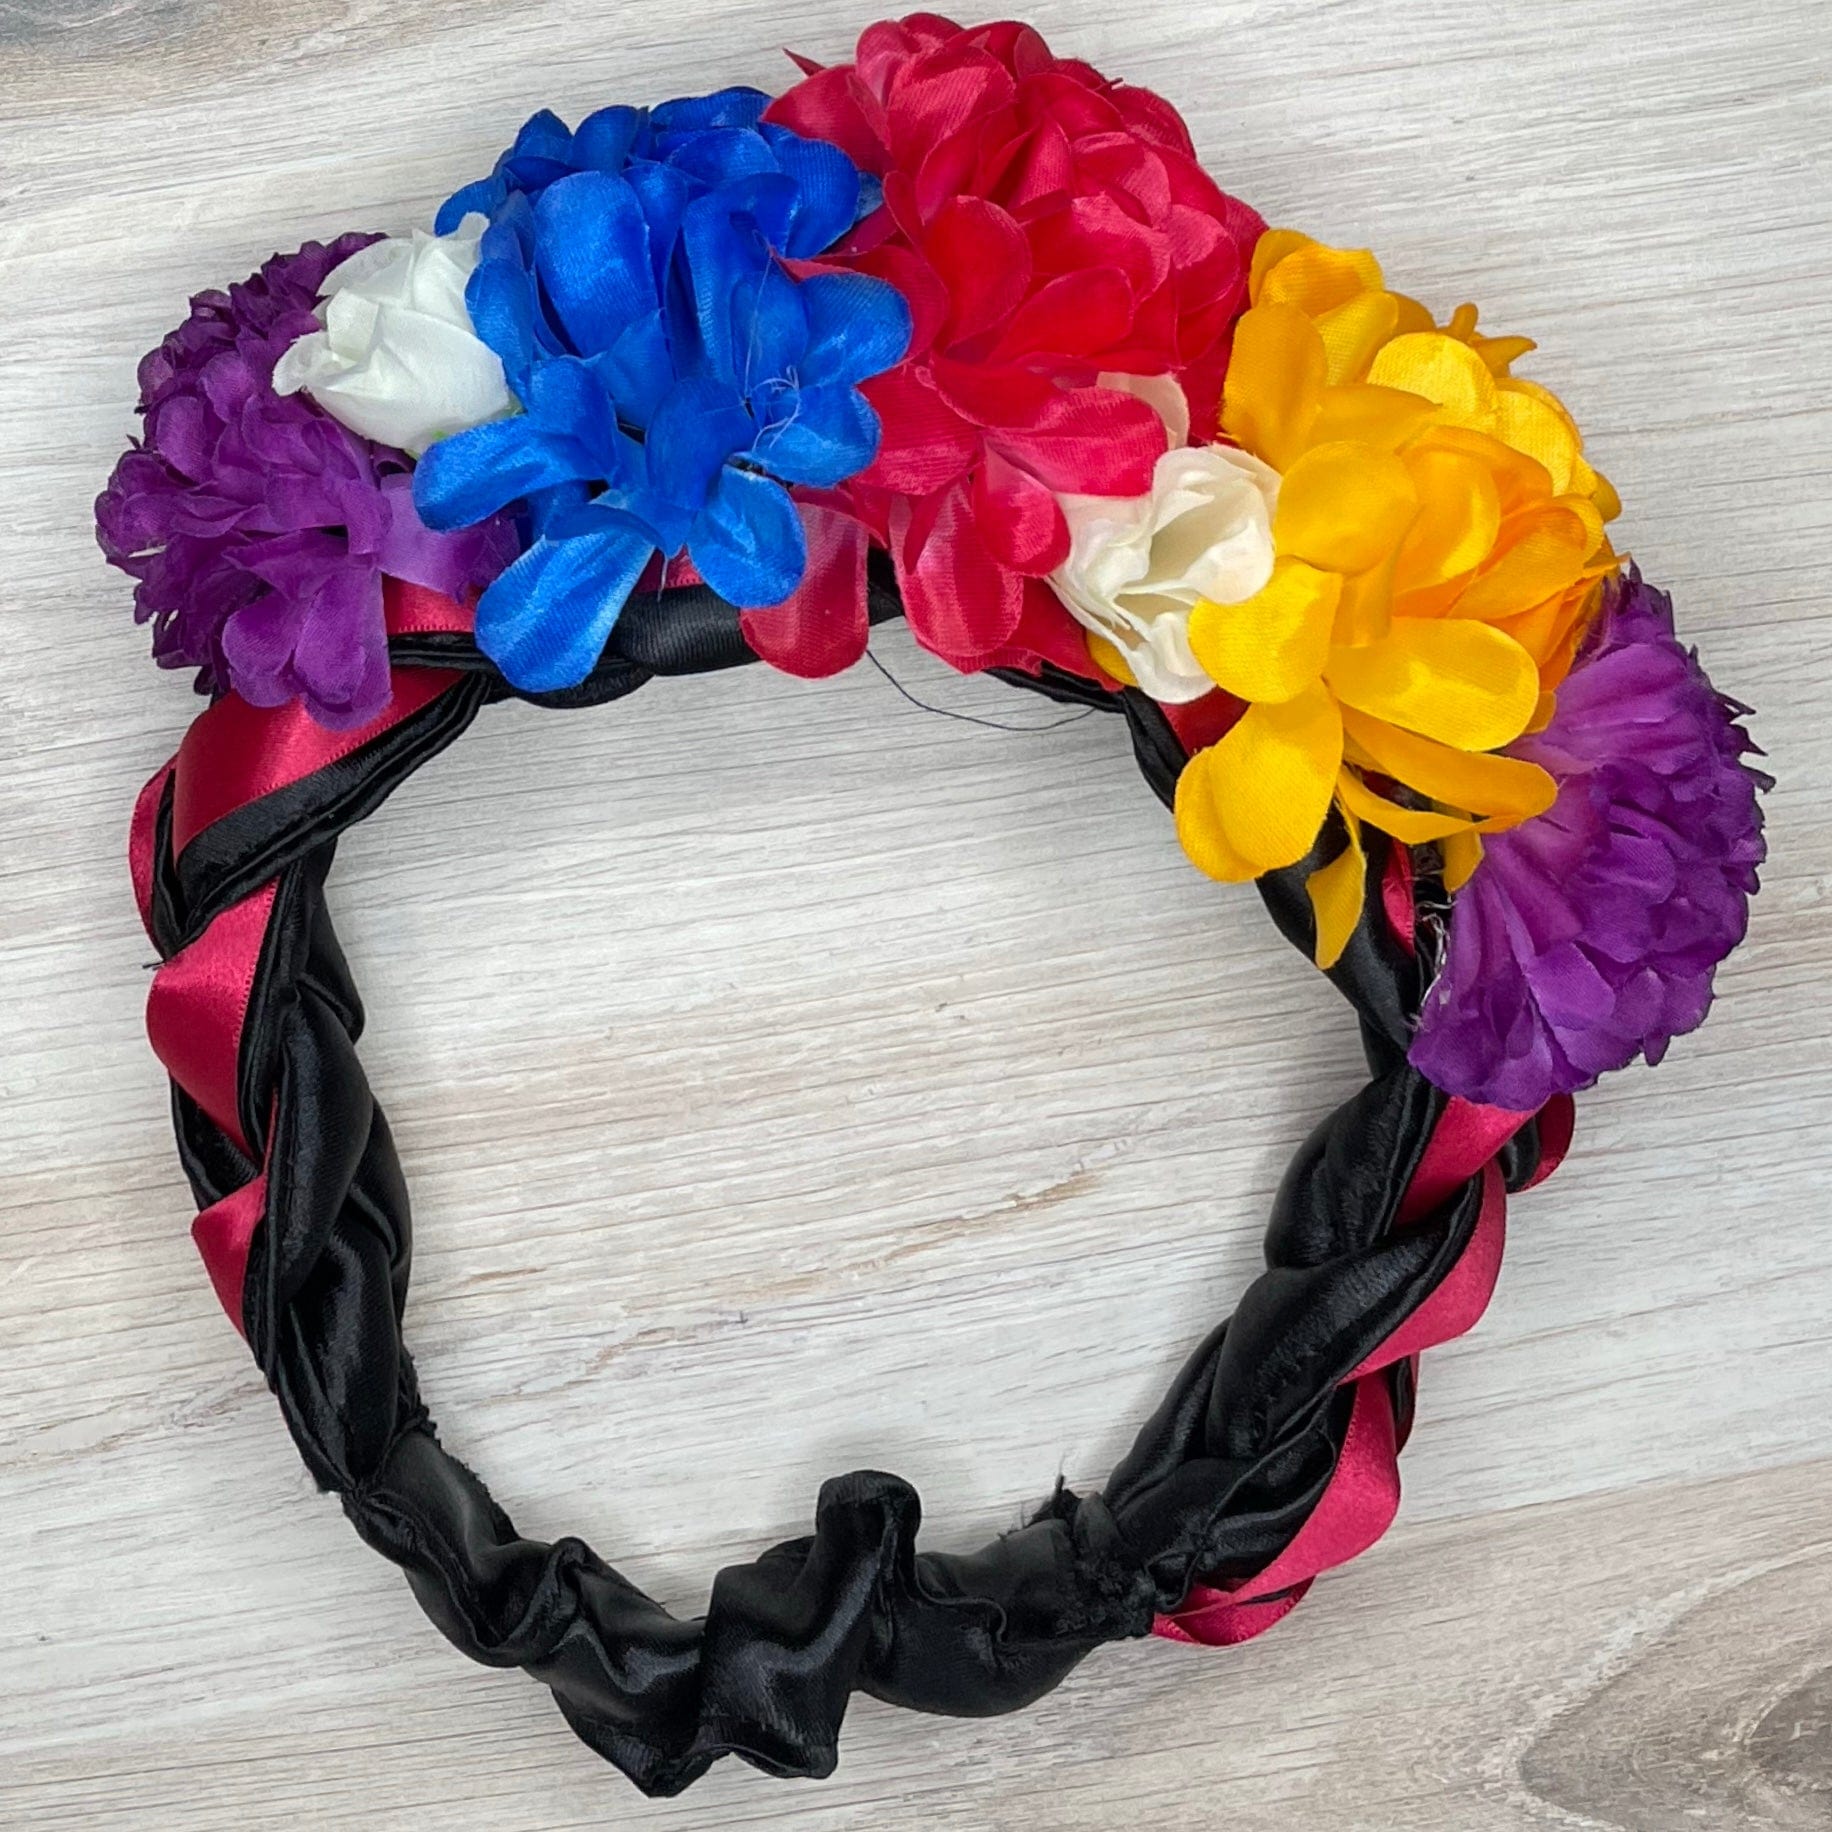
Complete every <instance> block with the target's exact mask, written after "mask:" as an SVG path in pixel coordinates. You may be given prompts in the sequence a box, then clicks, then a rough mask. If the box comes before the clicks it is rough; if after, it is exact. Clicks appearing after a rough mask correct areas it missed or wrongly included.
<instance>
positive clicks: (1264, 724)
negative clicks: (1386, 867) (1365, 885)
mask: <svg viewBox="0 0 1832 1832" xmlns="http://www.w3.org/2000/svg"><path fill="white" fill-rule="evenodd" d="M1198 755H1199V756H1200V757H1203V758H1206V759H1207V762H1206V763H1205V764H1204V765H1203V771H1204V779H1205V781H1206V786H1207V790H1208V794H1209V796H1210V798H1211V801H1212V805H1213V815H1214V819H1215V820H1216V822H1218V823H1219V828H1220V834H1219V842H1220V843H1219V845H1216V844H1215V843H1214V841H1213V840H1212V839H1211V840H1210V841H1209V843H1208V844H1209V850H1210V855H1211V856H1212V857H1214V858H1217V859H1224V860H1228V859H1231V860H1233V861H1237V862H1240V863H1244V864H1245V865H1247V866H1248V867H1249V868H1250V869H1249V870H1248V872H1247V873H1246V874H1245V875H1246V876H1250V877H1258V876H1259V875H1260V874H1261V873H1262V872H1268V871H1274V870H1276V869H1277V868H1278V867H1280V866H1281V865H1295V864H1296V863H1297V861H1298V860H1299V859H1301V858H1303V856H1304V855H1305V854H1306V853H1307V852H1308V851H1309V850H1310V849H1311V846H1312V845H1313V844H1314V843H1315V841H1316V838H1317V831H1318V829H1319V828H1320V827H1321V826H1322V825H1323V818H1324V816H1325V815H1326V814H1328V812H1329V805H1330V800H1331V798H1332V797H1333V795H1334V794H1335V790H1336V777H1337V773H1338V772H1339V771H1340V769H1341V766H1342V717H1341V714H1340V713H1339V712H1338V710H1337V707H1336V702H1335V700H1334V699H1333V698H1332V697H1331V695H1330V693H1329V691H1328V690H1327V689H1326V688H1324V687H1321V686H1316V687H1311V688H1307V689H1306V690H1305V691H1304V692H1303V693H1301V694H1298V695H1297V696H1295V697H1294V698H1292V699H1290V700H1283V701H1278V702H1274V703H1269V704H1263V705H1258V706H1249V707H1248V708H1247V710H1246V711H1245V712H1244V713H1243V714H1242V715H1241V717H1240V719H1239V721H1238V723H1236V724H1235V725H1234V727H1233V728H1232V729H1231V730H1230V731H1229V732H1228V734H1227V736H1226V737H1224V738H1222V739H1221V740H1219V742H1217V743H1215V744H1213V745H1211V746H1210V747H1209V749H1208V750H1206V751H1203V752H1200V753H1198ZM1194 761H1195V760H1194V759H1192V762H1194ZM1186 773H1187V772H1186ZM1179 800H1181V789H1179ZM1178 831H1179V832H1180V833H1181V831H1182V822H1181V821H1179V825H1178ZM1192 856H1193V857H1194V856H1196V855H1195V854H1193V853H1192ZM1197 863H1198V864H1202V865H1203V869H1204V870H1207V869H1208V866H1207V864H1204V862H1203V859H1202V858H1198V859H1197ZM1212 875H1234V874H1212Z"/></svg>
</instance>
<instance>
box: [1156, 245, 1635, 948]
mask: <svg viewBox="0 0 1832 1832" xmlns="http://www.w3.org/2000/svg"><path fill="white" fill-rule="evenodd" d="M1251 299H1252V304H1251V307H1250V309H1249V310H1248V311H1247V312H1246V313H1245V314H1244V315H1243V316H1242V318H1241V321H1240V323H1239V325H1238V327H1237V328H1236V331H1235V338H1234V353H1233V357H1232V359H1231V362H1230V364H1229V368H1228V376H1227V386H1226V391H1225V394H1224V397H1223V403H1222V422H1221V430H1222V432H1223V434H1224V435H1225V436H1226V438H1227V439H1229V440H1230V441H1232V442H1233V443H1234V444H1236V445H1239V446H1241V447H1242V448H1243V449H1245V450H1246V451H1248V452H1251V453H1252V454H1253V455H1254V456H1255V457H1257V458H1260V459H1263V460H1264V461H1265V462H1266V463H1268V464H1270V465H1271V466H1273V467H1274V469H1276V470H1277V471H1278V472H1279V473H1280V483H1279V492H1278V503H1277V509H1276V512H1275V514H1274V518H1273V529H1272V532H1273V546H1274V550H1275V562H1274V566H1273V571H1272V576H1271V578H1270V579H1269V580H1268V581H1267V583H1266V585H1265V586H1264V587H1263V588H1262V589H1261V590H1260V591H1259V592H1258V593H1256V594H1255V595H1254V596H1253V597H1252V598H1249V599H1247V600H1246V601H1245V602H1243V603H1238V604H1215V603H1211V602H1208V601H1207V600H1204V601H1202V602H1200V603H1198V604H1197V605H1196V607H1195V609H1194V610H1193V612H1192V613H1191V616H1190V622H1189V641H1190V647H1191V649H1192V650H1193V652H1194V654H1195V657H1196V659H1197V661H1198V662H1199V663H1200V664H1201V666H1202V668H1203V670H1204V672H1205V673H1206V674H1207V675H1208V676H1209V678H1210V679H1211V680H1213V681H1214V682H1215V683H1216V685H1217V686H1219V687H1222V688H1224V689H1226V691H1227V692H1229V693H1231V694H1234V695H1235V696H1237V697H1238V698H1239V699H1241V700H1244V701H1245V702H1246V703H1247V709H1246V711H1245V713H1244V714H1243V715H1242V717H1241V718H1240V720H1239V722H1238V723H1237V724H1236V725H1235V726H1234V727H1233V728H1232V729H1231V730H1230V731H1229V732H1228V733H1227V735H1226V736H1225V737H1223V738H1222V739H1221V740H1220V741H1219V742H1218V743H1216V744H1213V745H1211V746H1209V747H1208V748H1207V749H1206V750H1203V751H1199V752H1198V753H1197V754H1196V755H1195V756H1194V757H1192V758H1191V759H1190V762H1189V765H1188V767H1187V768H1186V769H1185V770H1184V772H1183V777H1182V780H1181V782H1180V783H1179V785H1178V790H1177V830H1178V833H1179V835H1180V836H1181V838H1182V840H1183V844H1184V847H1185V849H1186V850H1187V851H1188V853H1189V855H1190V857H1191V858H1192V859H1194V860H1195V862H1196V863H1197V864H1198V865H1199V866H1200V867H1201V868H1202V869H1203V870H1204V871H1206V872H1208V873H1209V874H1210V875H1211V876H1213V877H1217V878H1226V879H1236V880H1238V879H1247V878H1255V877H1258V876H1259V875H1260V874H1261V873H1262V872H1266V871H1272V870H1275V869H1277V868H1278V867H1280V866H1285V865H1291V864H1294V863H1296V862H1297V861H1298V860H1299V859H1301V858H1303V857H1304V855H1305V854H1306V853H1307V852H1308V851H1309V850H1310V849H1311V847H1312V845H1313V844H1314V843H1315V841H1316V838H1317V834H1318V831H1319V829H1320V828H1321V827H1322V825H1323V822H1324V821H1325V819H1326V818H1327V817H1328V814H1329V810H1330V808H1331V806H1332V804H1333V805H1334V806H1336V807H1337V808H1338V809H1340V811H1341V814H1342V818H1343V822H1344V825H1345V827H1346V828H1347V831H1348V836H1349V844H1348V847H1347V849H1346V850H1345V851H1344V852H1343V853H1342V854H1341V855H1339V857H1338V858H1337V859H1336V860H1335V861H1333V862H1332V863H1331V864H1329V865H1327V866H1325V867H1324V868H1323V869H1322V870H1320V871H1319V872H1317V873H1316V874H1315V875H1314V876H1313V877H1312V879H1311V898H1312V902H1313V904H1314V905H1315V907H1316V912H1317V918H1318V959H1319V961H1320V962H1322V964H1324V965H1329V964H1330V963H1331V962H1332V961H1333V960H1334V959H1335V958H1336V956H1337V955H1338V954H1340V952H1341V950H1342V948H1343V946H1344V944H1345V943H1346V942H1347V940H1348V937H1349V934H1350V933H1351V932H1352V930H1353V928H1354V924H1355V921H1356V918H1357V916H1358V915H1359V913H1360V909H1361V897H1362V879H1363V875H1364V867H1363V858H1362V852H1361V839H1360V832H1361V823H1362V822H1364V821H1366V822H1371V823H1372V824H1373V825H1374V826H1376V827H1378V828H1380V829H1381V830H1382V831H1383V832H1386V833H1389V834H1392V835H1394V836H1395V837H1396V838H1398V839H1400V840H1403V841H1406V842H1407V843H1409V844H1415V845H1416V844H1422V843H1423V842H1425V841H1427V840H1435V841H1437V842H1439V843H1440V844H1441V845H1442V846H1443V847H1444V850H1445V856H1446V863H1447V869H1448V870H1449V872H1450V873H1451V874H1452V875H1453V876H1455V875H1459V874H1460V875H1464V876H1466V875H1467V873H1468V872H1469V871H1470V870H1472V869H1473V868H1474V865H1475V861H1476V859H1477V857H1478V856H1479V847H1480V839H1479V835H1480V833H1481V832H1482V831H1484V830H1494V829H1496V828H1500V827H1503V826H1507V825H1511V824H1512V823H1514V822H1517V821H1520V820H1524V819H1526V818H1528V817H1529V816H1531V815H1533V814H1537V813H1539V812H1541V811H1543V810H1544V809H1545V808H1546V807H1548V806H1549V805H1550V804H1551V801H1552V794H1553V790H1552V782H1551V779H1550V778H1549V777H1548V776H1547V775H1546V773H1545V772H1544V771H1543V770H1541V769H1539V768H1538V767H1537V766H1536V765H1533V764H1529V763H1525V762H1521V761H1519V760H1517V759H1515V758H1511V757H1504V756H1497V755H1495V754H1494V753H1496V752H1498V751H1499V750H1500V749H1501V748H1502V747H1503V746H1504V745H1506V744H1509V743H1511V742H1512V741H1513V740H1514V739H1515V738H1518V737H1519V736H1520V735H1521V733H1522V732H1524V731H1527V730H1529V729H1531V728H1535V727H1537V726H1538V725H1540V724H1543V723H1544V721H1545V720H1546V719H1547V718H1549V717H1550V716H1551V711H1552V704H1553V700H1552V695H1553V694H1554V692H1555V691H1556V689H1557V687H1558V684H1559V682H1560V681H1561V680H1563V678H1564V676H1565V673H1566V670H1567V669H1568V668H1569V667H1570V665H1571V659H1572V654H1573V651H1574V649H1575V648H1576V645H1577V643H1578V640H1579V638H1580V637H1581V635H1582V634H1583V631H1584V628H1585V625H1586V622H1587V620H1588V618H1589V615H1590V613H1591V610H1592V608H1593V607H1594V605H1595V602H1596V598H1597V594H1598V591H1599V589H1600V581H1601V580H1602V579H1603V578H1604V577H1605V576H1606V575H1608V574H1609V573H1611V572H1613V571H1615V569H1616V567H1617V565H1618V563H1619V562H1618V559H1617V556H1616V554H1615V552H1614V550H1613V549H1612V548H1611V546H1610V544H1609V540H1608V538H1607V536H1606V535H1605V534H1604V531H1603V530H1604V523H1605V522H1607V521H1609V520H1610V519H1611V518H1613V517H1614V516H1615V514H1616V513H1617V511H1618V508H1619V506H1620V505H1619V504H1618V502H1617V500H1616V496H1615V492H1614V491H1613V490H1611V489H1610V487H1609V485H1608V484H1607V483H1606V482H1605V481H1604V479H1603V478H1601V477H1600V476H1598V475H1597V473H1596V472H1595V471H1593V470H1592V469H1591V467H1590V466H1589V465H1588V464H1587V463H1586V462H1585V460H1584V455H1583V442H1582V440H1581V439H1580V438H1579V435H1578V431H1577V428H1576V426H1575V425H1574V424H1573V422H1572V419H1571V416H1570V415H1569V414H1568V413H1567V412H1566V411H1565V409H1564V407H1563V405H1562V404H1561V403H1560V402H1559V401H1558V400H1557V399H1556V397H1554V396H1553V395H1551V394H1549V393H1548V392H1547V391H1546V390H1545V389H1543V388H1540V387H1538V386H1536V385H1535V384H1534V383H1532V382H1529V381H1524V380H1522V379H1520V378H1518V377H1515V376H1513V375H1511V374H1510V373H1509V369H1510V366H1511V365H1512V364H1513V363H1514V362H1515V361H1516V360H1517V359H1518V358H1519V357H1520V356H1521V355H1523V354H1525V352H1527V351H1528V350H1530V349H1532V347H1533V346H1532V344H1531V343H1529V342H1528V341H1527V340H1526V339H1525V338H1497V337H1487V336H1483V335H1480V334H1479V333H1478V332H1477V330H1476V311H1475V308H1474V307H1473V306H1467V305H1466V306H1463V307H1461V308H1459V309H1458V311H1457V312H1456V313H1455V314H1454V316H1453V317H1452V318H1451V320H1450V322H1449V323H1448V324H1447V325H1444V326H1439V325H1437V324H1435V323H1434V322H1433V320H1432V318H1431V315H1430V313H1428V312H1427V311H1426V310H1425V308H1424V307H1423V306H1422V305H1420V304H1418V303H1417V301H1415V300H1412V299H1408V298H1405V297H1403V296H1402V295H1400V294H1398V293H1392V292H1389V291H1387V290H1386V286H1385V283H1384V281H1383V278H1382V275H1381V271H1380V267H1379V265H1378V263H1377V262H1376V261H1375V259H1374V257H1373V256H1372V255H1371V254H1368V253H1366V252H1364V251H1359V250H1344V249H1337V248H1328V247H1325V246H1323V245H1322V244H1321V243H1318V242H1314V241H1312V240H1311V239H1310V238H1309V237H1308V236H1304V235H1300V234H1298V233H1297V232H1296V231H1294V230H1289V229H1274V230H1271V231H1269V232H1268V233H1267V234H1266V235H1265V236H1263V237H1262V238H1261V239H1260V242H1259V245H1258V247H1257V248H1256V250H1255V252H1254V258H1253V275H1252V291H1251ZM1379 778H1384V779H1386V780H1387V782H1389V783H1398V784H1400V785H1402V786H1403V787H1404V788H1405V789H1406V790H1408V791H1410V794H1409V795H1408V796H1407V797H1406V800H1405V803H1404V805H1402V803H1401V802H1399V801H1397V800H1395V799H1394V798H1393V796H1392V795H1390V794H1386V793H1382V792H1381V790H1380V788H1378V787H1376V786H1374V784H1373V783H1372V782H1371V780H1370V779H1379Z"/></svg>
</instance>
